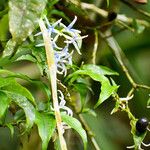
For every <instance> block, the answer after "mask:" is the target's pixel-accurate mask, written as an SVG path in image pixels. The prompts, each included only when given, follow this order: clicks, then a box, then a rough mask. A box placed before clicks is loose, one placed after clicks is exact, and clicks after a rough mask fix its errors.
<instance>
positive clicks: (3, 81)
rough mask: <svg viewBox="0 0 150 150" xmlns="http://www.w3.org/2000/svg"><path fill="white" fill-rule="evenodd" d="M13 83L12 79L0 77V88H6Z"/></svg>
mask: <svg viewBox="0 0 150 150" xmlns="http://www.w3.org/2000/svg"><path fill="white" fill-rule="evenodd" d="M13 82H14V79H12V78H7V79H5V78H2V77H0V88H2V87H4V86H8V85H10V84H12V83H13Z"/></svg>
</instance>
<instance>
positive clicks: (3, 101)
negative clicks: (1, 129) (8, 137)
mask: <svg viewBox="0 0 150 150" xmlns="http://www.w3.org/2000/svg"><path fill="white" fill-rule="evenodd" d="M9 102H10V100H9V99H8V97H7V95H6V94H5V93H3V92H1V91H0V124H2V123H3V121H4V120H3V119H4V115H5V113H6V110H7V108H8V106H9Z"/></svg>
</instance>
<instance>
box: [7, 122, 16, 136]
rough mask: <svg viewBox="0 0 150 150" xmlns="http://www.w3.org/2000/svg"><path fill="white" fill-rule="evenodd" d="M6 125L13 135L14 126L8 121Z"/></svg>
mask: <svg viewBox="0 0 150 150" xmlns="http://www.w3.org/2000/svg"><path fill="white" fill-rule="evenodd" d="M6 126H7V127H8V128H9V129H10V134H11V137H12V138H13V135H14V126H13V125H12V124H11V123H7V124H6Z"/></svg>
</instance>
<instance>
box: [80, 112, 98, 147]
mask: <svg viewBox="0 0 150 150" xmlns="http://www.w3.org/2000/svg"><path fill="white" fill-rule="evenodd" d="M78 117H79V119H80V122H81V123H82V125H83V126H84V128H85V130H86V132H87V134H88V136H89V138H90V140H91V142H92V144H93V146H94V148H95V150H101V149H100V147H99V145H98V144H97V142H96V140H95V138H94V134H93V132H92V131H91V129H90V127H89V126H88V124H87V123H86V121H85V120H84V118H83V116H82V115H81V114H78Z"/></svg>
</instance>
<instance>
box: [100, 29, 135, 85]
mask: <svg viewBox="0 0 150 150" xmlns="http://www.w3.org/2000/svg"><path fill="white" fill-rule="evenodd" d="M100 35H101V37H102V38H104V37H105V36H107V34H106V35H104V34H103V33H101V32H100ZM104 40H105V41H106V43H107V45H108V46H109V47H110V48H111V50H112V51H113V53H114V55H115V57H116V58H117V60H118V62H119V64H120V66H121V68H122V70H123V72H124V73H125V75H126V77H127V78H128V80H129V82H130V83H131V85H132V86H133V88H136V86H137V85H136V83H135V82H134V80H133V78H132V76H131V75H130V73H129V71H128V69H127V67H126V66H125V64H124V62H123V60H122V57H123V58H126V57H125V55H123V53H122V50H121V48H120V46H119V45H118V43H117V41H116V40H115V39H114V38H113V37H109V38H107V39H104Z"/></svg>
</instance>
